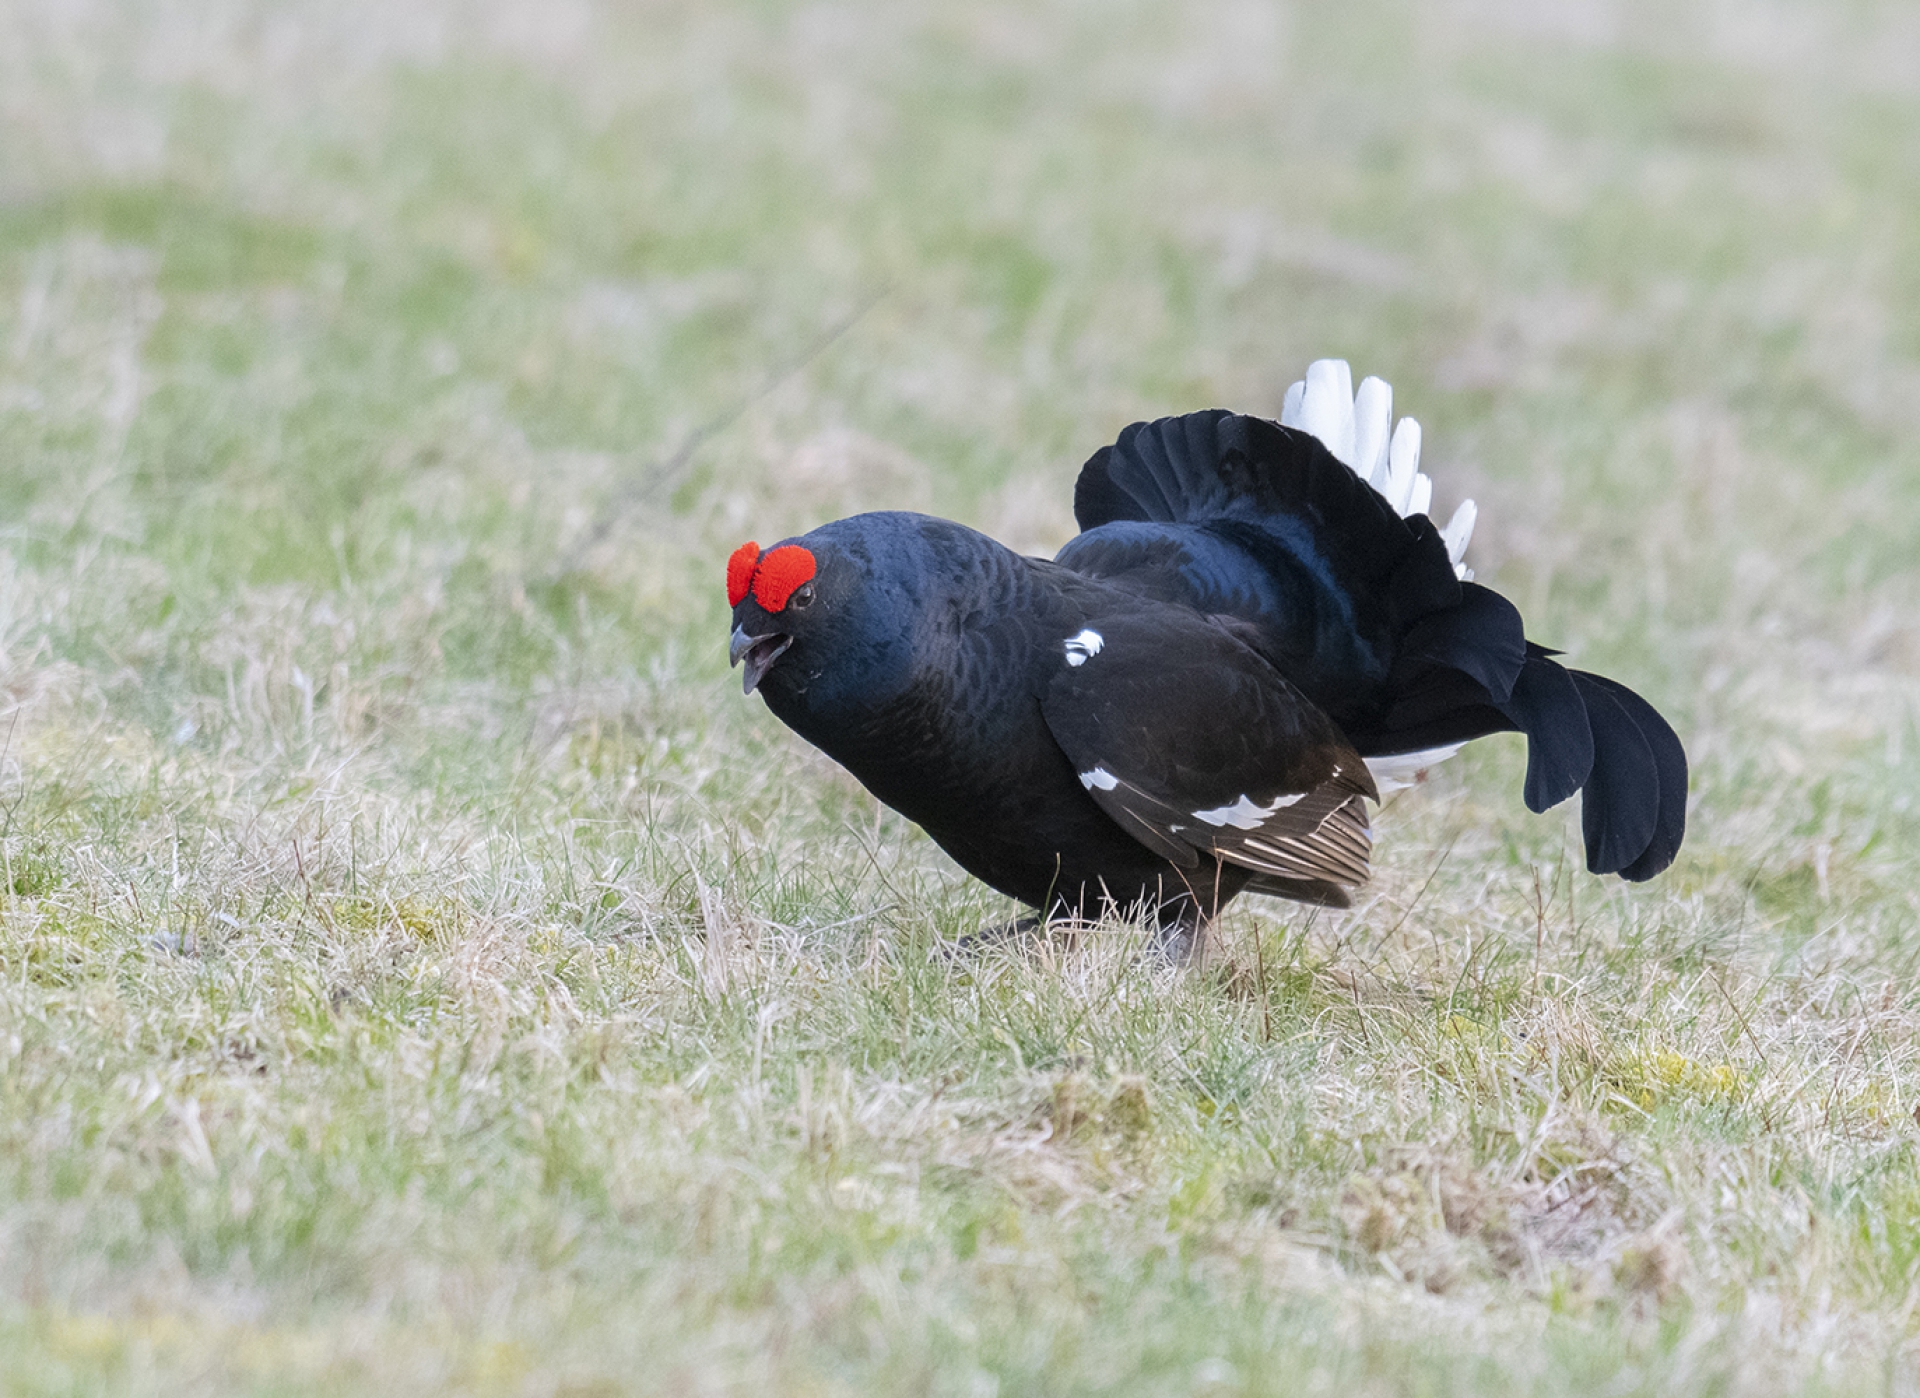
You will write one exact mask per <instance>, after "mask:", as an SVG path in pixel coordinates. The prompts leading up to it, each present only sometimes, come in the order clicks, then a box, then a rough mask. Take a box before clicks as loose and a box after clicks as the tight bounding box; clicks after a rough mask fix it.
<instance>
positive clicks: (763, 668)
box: [727, 626, 793, 694]
mask: <svg viewBox="0 0 1920 1398" xmlns="http://www.w3.org/2000/svg"><path fill="white" fill-rule="evenodd" d="M792 644H793V637H791V636H783V635H781V634H780V633H779V632H778V631H775V632H773V633H772V634H771V635H766V636H749V635H748V634H747V631H746V628H745V627H744V626H736V627H734V628H733V640H732V641H731V642H730V643H729V644H728V646H727V664H728V666H729V667H731V666H734V665H738V664H739V663H740V662H741V661H742V660H745V661H746V662H747V671H746V673H745V674H744V675H742V676H741V677H740V692H741V693H742V694H751V693H753V691H754V690H755V688H757V687H758V686H759V684H760V681H761V679H762V677H764V676H765V675H766V673H767V671H769V670H771V669H772V668H773V662H774V661H776V660H778V659H779V658H780V657H781V655H783V654H784V653H785V652H786V649H787V647H788V646H790V645H792Z"/></svg>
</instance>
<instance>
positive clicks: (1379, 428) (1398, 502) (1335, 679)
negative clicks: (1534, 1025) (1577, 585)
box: [1058, 360, 1687, 881]
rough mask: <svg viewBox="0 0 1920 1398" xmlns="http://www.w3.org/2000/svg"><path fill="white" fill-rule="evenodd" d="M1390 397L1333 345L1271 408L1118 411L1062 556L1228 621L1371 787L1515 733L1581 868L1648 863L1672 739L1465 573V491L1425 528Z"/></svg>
mask: <svg viewBox="0 0 1920 1398" xmlns="http://www.w3.org/2000/svg"><path fill="white" fill-rule="evenodd" d="M1392 404H1393V399H1392V390H1391V389H1390V388H1388V386H1387V385H1386V384H1385V383H1383V382H1382V381H1381V380H1379V379H1376V378H1369V379H1365V380H1363V381H1362V382H1361V384H1360V388H1359V391H1358V392H1357V393H1356V392H1355V391H1354V390H1353V388H1352V375H1351V373H1350V372H1349V370H1348V368H1347V366H1346V364H1345V363H1344V362H1342V361H1339V360H1321V361H1318V362H1317V363H1315V364H1314V365H1313V366H1312V367H1311V368H1310V369H1309V370H1308V372H1307V377H1306V378H1305V379H1304V380H1302V381H1301V382H1300V383H1296V384H1294V385H1293V386H1292V388H1290V389H1289V390H1288V392H1287V396H1286V400H1285V406H1284V407H1283V409H1282V412H1281V416H1280V421H1279V423H1278V424H1275V423H1272V422H1268V421H1265V420H1262V419H1258V418H1248V417H1241V416H1239V415H1236V414H1232V413H1226V412H1222V411H1219V410H1213V411H1209V412H1201V413H1189V414H1187V415H1185V416H1184V417H1174V418H1162V419H1160V420H1158V421H1155V422H1151V423H1136V424H1134V425H1133V426H1132V427H1129V428H1127V429H1126V430H1125V431H1123V432H1122V433H1121V434H1120V437H1119V439H1118V441H1116V442H1115V444H1114V445H1113V446H1111V447H1107V448H1103V449H1102V450H1101V451H1100V452H1098V453H1096V454H1095V455H1094V456H1093V458H1092V459H1091V460H1089V461H1088V462H1087V464H1086V466H1085V468H1084V469H1083V470H1082V472H1081V475H1080V479H1079V482H1078V483H1077V485H1076V487H1075V491H1074V513H1075V515H1076V517H1077V518H1078V519H1079V522H1080V525H1081V529H1082V531H1083V532H1082V533H1081V534H1080V535H1079V536H1078V537H1076V538H1075V539H1073V540H1071V541H1070V542H1069V543H1068V544H1067V546H1066V547H1065V548H1063V549H1062V550H1061V551H1060V554H1059V558H1058V561H1059V562H1060V563H1062V564H1064V565H1065V566H1067V567H1069V568H1073V569H1075V570H1076V571H1080V572H1086V573H1090V574H1093V575H1095V576H1100V577H1105V578H1109V579H1113V580H1116V581H1124V582H1126V583H1127V584H1128V585H1130V586H1133V587H1135V588H1136V589H1137V590H1139V591H1141V592H1143V593H1145V594H1146V595H1149V596H1154V597H1157V598H1159V599H1161V600H1165V601H1173V602H1178V603H1181V604H1183V605H1186V606H1190V607H1193V608H1195V609H1196V610H1199V611H1201V612H1204V613H1208V614H1212V615H1215V616H1216V617H1219V618H1222V619H1223V621H1224V622H1225V624H1228V625H1231V626H1235V627H1237V628H1238V631H1237V633H1236V634H1240V635H1241V636H1242V637H1243V639H1245V640H1246V641H1247V643H1248V644H1250V645H1252V646H1254V647H1255V648H1256V649H1257V650H1259V651H1260V652H1261V653H1262V654H1264V655H1266V656H1267V657H1268V658H1269V659H1270V660H1271V661H1272V662H1273V663H1274V664H1275V665H1276V667H1278V668H1279V669H1280V670H1281V671H1282V673H1284V674H1286V675H1287V676H1288V678H1289V679H1290V680H1292V681H1293V682H1294V683H1295V684H1297V685H1298V686H1299V688H1300V689H1301V690H1302V691H1303V692H1304V694H1305V695H1306V696H1307V698H1309V699H1310V700H1311V701H1312V702H1313V703H1315V704H1316V705H1318V706H1319V707H1320V708H1321V709H1322V710H1323V711H1324V712H1325V713H1326V714H1327V715H1328V716H1329V717H1330V718H1332V719H1333V720H1334V722H1335V723H1336V724H1337V725H1338V726H1339V728H1340V729H1341V731H1342V732H1344V733H1345V735H1346V737H1347V738H1348V739H1349V741H1350V742H1351V743H1352V745H1353V748H1354V750H1355V751H1357V752H1358V753H1359V754H1360V755H1361V756H1362V757H1363V758H1366V759H1368V764H1369V767H1370V768H1372V769H1373V770H1374V772H1375V775H1376V777H1377V778H1378V779H1379V781H1380V783H1381V786H1382V789H1383V790H1391V789H1394V788H1395V787H1397V786H1401V785H1405V784H1408V783H1409V782H1411V781H1412V780H1415V779H1417V777H1418V775H1419V774H1420V773H1421V772H1423V771H1424V768H1425V767H1426V766H1430V765H1432V764H1433V763H1434V762H1438V761H1441V760H1444V759H1445V758H1446V757H1450V756H1451V755H1452V754H1453V752H1455V751H1457V750H1458V748H1459V745H1460V744H1461V743H1463V742H1465V741H1467V740H1469V739H1472V738H1477V737H1482V736H1485V735H1487V734H1490V733H1497V732H1502V731H1518V732H1522V733H1525V734H1526V735H1527V744H1528V746H1527V776H1526V787H1525V796H1526V802H1527V806H1528V808H1529V809H1530V810H1533V811H1536V812H1539V811H1544V810H1546V809H1548V808H1549V807H1551V806H1554V805H1557V804H1559V803H1560V802H1561V801H1564V800H1566V799H1567V797H1569V796H1571V795H1572V794H1573V793H1574V792H1576V791H1579V792H1581V793H1582V810H1581V823H1582V833H1583V836H1584V839H1585V843H1586V847H1587V867H1588V868H1589V869H1590V870H1592V871H1593V872H1594V873H1596V874H1608V873H1617V874H1619V875H1620V876H1621V877H1623V878H1626V879H1629V880H1633V881H1640V880H1644V879H1649V878H1652V877H1653V876H1654V875H1655V874H1658V873H1659V872H1660V871H1661V870H1663V869H1665V868H1666V867H1667V866H1668V865H1669V864H1671V863H1672V862H1673V859H1674V856H1675V854H1676V853H1677V852H1678V850H1679V848H1680V843H1681V840H1682V838H1683V837H1684V835H1685V831H1686V795H1687V759H1686V753H1685V751H1684V749H1683V748H1682V747H1681V744H1680V740H1679V738H1678V737H1677V736H1676V735H1675V734H1674V731H1673V729H1672V728H1671V727H1670V726H1669V725H1668V724H1667V722H1666V720H1665V719H1663V718H1661V716H1660V715H1659V713H1657V712H1656V711H1655V710H1654V708H1653V706H1652V705H1650V704H1649V703H1647V701H1646V700H1644V699H1642V698H1641V697H1640V696H1639V695H1637V694H1635V693H1634V692H1633V691H1632V690H1630V689H1627V688H1626V687H1625V686H1623V685H1620V684H1617V683H1616V682H1614V681H1612V680H1608V679H1604V678H1602V677H1600V676H1598V675H1590V674H1587V673H1585V672H1583V671H1579V670H1568V669H1565V668H1563V667H1562V666H1561V665H1560V664H1558V663H1557V662H1556V661H1555V660H1554V659H1553V656H1554V654H1555V652H1553V651H1550V650H1548V649H1546V648H1545V647H1543V646H1539V645H1536V644H1534V643H1533V642H1531V641H1528V640H1527V639H1526V637H1525V633H1524V629H1523V626H1522V623H1521V619H1520V614H1519V612H1518V611H1517V610H1516V609H1515V608H1514V606H1513V604H1512V603H1511V602H1509V601H1507V599H1505V598H1504V597H1501V596H1500V595H1499V594H1498V593H1495V592H1493V591H1491V590H1490V589H1487V588H1484V587H1480V586H1478V585H1477V584H1475V583H1474V582H1473V581H1472V578H1473V574H1472V571H1471V570H1470V569H1468V568H1467V566H1466V563H1465V555H1466V549H1467V545H1468V542H1469V541H1470V539H1471V537H1472V534H1473V526H1474V523H1475V520H1476V517H1477V514H1476V511H1475V508H1474V505H1473V502H1472V501H1466V502H1464V503H1463V504H1461V505H1460V506H1459V507H1458V508H1457V509H1456V510H1455V511H1454V513H1453V516H1452V518H1451V519H1450V520H1449V521H1448V523H1447V526H1446V528H1445V529H1436V528H1435V527H1434V525H1433V523H1432V521H1431V520H1430V519H1429V518H1428V517H1427V514H1426V511H1427V509H1428V507H1429V506H1430V504H1431V501H1432V482H1431V481H1430V480H1429V479H1428V478H1427V476H1425V475H1424V474H1423V473H1421V472H1420V470H1419V457H1420V429H1419V425H1418V424H1417V423H1415V422H1413V421H1412V419H1402V420H1401V422H1400V423H1399V425H1398V426H1397V427H1395V428H1394V429H1393V430H1392V431H1391V432H1389V430H1388V428H1389V424H1390V423H1391V421H1392ZM1336 465H1337V466H1338V467H1343V468H1345V469H1335V467H1336ZM1356 483H1364V484H1365V485H1366V487H1368V488H1367V489H1366V490H1356V489H1355V488H1354V487H1355V484H1356Z"/></svg>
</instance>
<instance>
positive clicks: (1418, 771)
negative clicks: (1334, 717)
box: [1367, 743, 1466, 796]
mask: <svg viewBox="0 0 1920 1398" xmlns="http://www.w3.org/2000/svg"><path fill="white" fill-rule="evenodd" d="M1465 746H1466V744H1464V743H1449V744H1447V746H1445V747H1443V748H1422V749H1421V750H1420V751H1419V752H1396V753H1394V754H1392V755H1391V756H1389V757H1369V758H1368V759H1367V770H1368V771H1369V772H1371V773H1373V784H1374V785H1375V786H1377V787H1379V788H1380V794H1381V795H1382V796H1385V795H1386V794H1387V793H1388V792H1389V791H1405V790H1406V789H1407V788H1408V787H1410V786H1412V785H1413V784H1414V783H1415V782H1417V781H1419V780H1420V779H1421V778H1422V777H1424V776H1426V774H1427V769H1428V768H1429V767H1437V766H1439V765H1440V764H1441V763H1442V762H1445V761H1446V760H1447V759H1448V758H1449V757H1452V756H1453V755H1454V754H1455V753H1456V752H1458V751H1460V749H1461V748H1463V747H1465Z"/></svg>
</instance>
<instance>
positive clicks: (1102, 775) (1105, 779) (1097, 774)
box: [1080, 767, 1120, 791]
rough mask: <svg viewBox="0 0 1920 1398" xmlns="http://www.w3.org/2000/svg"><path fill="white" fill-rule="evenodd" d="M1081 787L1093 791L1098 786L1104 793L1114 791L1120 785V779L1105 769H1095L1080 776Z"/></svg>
mask: <svg viewBox="0 0 1920 1398" xmlns="http://www.w3.org/2000/svg"><path fill="white" fill-rule="evenodd" d="M1080 785H1082V786H1084V787H1085V788H1086V789H1087V790H1088V791H1092V790H1093V789H1094V788H1095V787H1096V786H1097V787H1099V788H1100V789H1101V790H1102V791H1112V790H1113V789H1114V788H1115V787H1116V786H1118V785H1120V778H1118V777H1116V776H1115V775H1114V774H1113V773H1111V772H1109V771H1108V770H1107V769H1106V768H1105V767H1095V768H1094V769H1093V770H1092V771H1091V772H1082V773H1081V774H1080Z"/></svg>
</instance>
